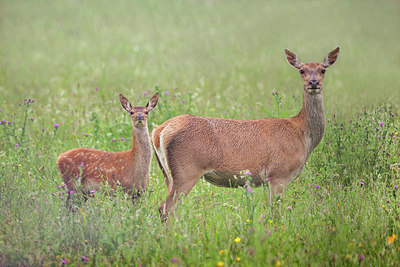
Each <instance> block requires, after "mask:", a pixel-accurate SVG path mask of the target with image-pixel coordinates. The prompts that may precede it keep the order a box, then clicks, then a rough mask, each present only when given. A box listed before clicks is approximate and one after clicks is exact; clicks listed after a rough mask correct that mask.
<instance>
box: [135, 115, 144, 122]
mask: <svg viewBox="0 0 400 267" xmlns="http://www.w3.org/2000/svg"><path fill="white" fill-rule="evenodd" d="M136 120H138V121H142V120H144V116H142V115H140V116H136Z"/></svg>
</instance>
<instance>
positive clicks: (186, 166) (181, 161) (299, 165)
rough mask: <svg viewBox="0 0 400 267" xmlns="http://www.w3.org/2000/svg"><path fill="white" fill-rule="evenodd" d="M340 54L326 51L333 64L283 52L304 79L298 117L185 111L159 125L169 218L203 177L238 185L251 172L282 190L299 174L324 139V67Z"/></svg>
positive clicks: (257, 181) (155, 137) (157, 142)
mask: <svg viewBox="0 0 400 267" xmlns="http://www.w3.org/2000/svg"><path fill="white" fill-rule="evenodd" d="M338 52H339V49H338V48H337V49H335V50H334V51H332V52H331V53H329V54H328V56H327V58H328V59H325V60H324V62H329V64H321V63H307V64H303V63H301V61H300V60H299V59H298V58H297V56H296V55H295V54H293V53H292V52H290V51H289V50H285V54H286V58H287V60H288V62H289V63H290V64H291V65H293V66H294V67H296V68H298V69H299V71H300V73H302V79H303V107H302V109H301V111H300V113H299V114H298V115H297V116H295V117H292V118H287V119H280V118H267V119H259V120H228V119H219V118H205V117H196V116H193V115H181V116H178V117H175V118H172V119H170V120H168V121H166V122H165V123H163V124H162V125H160V126H159V127H157V128H155V129H154V130H153V133H152V141H153V145H154V149H155V152H156V155H157V160H158V162H159V164H160V167H161V169H162V170H163V174H164V176H165V178H166V183H167V187H168V196H167V198H166V200H165V202H164V203H163V204H162V205H161V206H160V208H159V211H160V213H161V214H162V215H163V216H165V217H168V215H169V214H170V213H171V211H172V208H173V206H174V205H175V203H176V201H177V197H178V196H179V195H180V194H186V195H187V194H188V193H189V192H190V190H191V189H192V187H193V186H194V185H195V184H196V183H197V181H198V180H199V179H200V178H201V177H202V176H204V178H205V180H207V181H209V182H210V183H212V184H214V185H217V186H224V187H238V186H244V185H245V182H246V180H245V179H244V178H241V173H242V172H243V171H244V170H249V171H250V172H251V173H252V174H251V177H252V181H251V183H252V184H253V186H260V185H262V184H263V183H264V182H265V181H266V179H267V178H270V179H271V181H270V185H271V189H272V192H273V193H275V194H276V193H281V192H282V191H283V190H284V189H285V188H286V185H287V184H288V183H289V182H290V181H291V180H293V179H295V178H297V177H298V176H299V175H300V174H301V171H302V170H303V168H304V163H305V162H306V160H307V158H308V157H309V156H310V154H311V152H312V151H313V149H314V148H315V147H316V146H317V145H318V144H319V142H320V141H321V139H322V137H323V134H324V130H325V114H324V105H323V98H322V81H323V76H324V75H323V73H322V70H325V68H327V67H329V66H330V65H331V64H333V63H334V62H335V60H336V58H337V55H338ZM310 80H313V81H312V83H311V82H310ZM317 82H318V83H317Z"/></svg>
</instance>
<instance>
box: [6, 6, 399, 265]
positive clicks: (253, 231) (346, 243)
mask: <svg viewBox="0 0 400 267" xmlns="http://www.w3.org/2000/svg"><path fill="white" fill-rule="evenodd" d="M399 11H400V4H399V2H398V1H344V0H338V1H326V2H325V1H252V2H251V3H250V2H248V1H183V0H181V1H168V2H166V1H153V0H150V1H118V2H111V1H64V0H63V1H49V0H48V1H47V0H42V1H22V0H18V1H0V40H2V41H1V42H0V124H1V125H0V158H1V166H0V224H1V225H2V227H1V229H0V265H1V266H11V265H34V266H36V265H51V266H57V265H62V264H73V265H86V264H88V265H106V266H108V265H110V266H112V265H117V264H118V265H132V266H165V265H166V266H180V265H182V266H186V265H189V266H198V265H204V266H241V265H244V266H289V265H294V266H297V265H299V266H304V265H312V266H320V265H338V266H342V265H349V266H355V265H362V266H396V265H398V262H399V261H400V237H398V235H399V234H400V191H399V190H400V188H398V187H399V186H400V174H399V172H400V143H399V138H400V135H399V132H400V117H399V115H400V109H399V99H400V93H399V92H400V90H399V82H400V78H399V77H400V50H399V49H398V44H399V43H400V35H399V34H398V32H399V30H398V28H399V27H398V26H399V25H400V18H399V16H398V14H399ZM336 46H340V48H341V52H340V55H339V58H338V61H337V62H336V63H335V65H334V66H332V67H331V68H329V69H328V71H327V73H326V75H325V81H324V99H325V107H326V115H327V126H326V134H325V136H324V139H323V141H322V142H321V144H320V145H319V146H318V147H317V148H316V150H314V152H313V154H312V155H311V157H310V158H309V160H308V161H307V163H306V167H305V169H304V171H303V173H302V175H301V176H300V177H299V178H298V179H297V180H295V181H294V182H292V183H291V184H290V185H289V187H288V190H287V192H286V193H285V194H284V195H283V196H282V197H277V198H275V199H274V203H273V205H270V204H269V199H268V186H267V185H266V186H265V187H262V188H239V189H227V188H219V187H215V186H212V185H211V184H209V183H207V182H205V181H203V180H200V182H199V183H198V184H197V185H196V186H195V187H194V188H193V190H192V191H191V193H190V194H189V196H188V197H185V198H183V199H182V202H181V203H180V204H179V206H178V209H177V212H176V216H175V217H174V218H173V219H171V220H170V221H169V222H168V223H167V224H162V223H161V220H160V217H159V214H158V211H157V208H158V206H159V204H160V203H161V202H162V201H163V200H164V199H165V197H166V195H167V190H166V186H165V182H164V178H163V175H162V173H161V171H160V170H159V168H158V166H157V163H156V161H155V160H154V159H153V162H152V166H151V177H150V189H149V190H148V192H147V193H146V194H145V195H144V196H143V197H141V198H140V201H139V202H138V203H137V204H136V205H135V206H133V205H132V203H131V201H130V200H129V197H128V196H126V195H124V193H123V192H122V191H121V190H119V191H117V192H116V193H115V194H109V190H108V188H107V185H105V186H104V188H103V190H98V191H96V192H94V193H93V197H92V198H89V200H88V201H87V202H86V203H84V204H83V203H80V199H79V197H78V196H74V200H75V202H76V203H75V204H76V205H77V207H78V210H77V211H76V212H75V213H72V212H69V210H68V209H67V208H66V207H65V200H66V196H67V194H68V192H67V189H66V188H65V186H64V185H63V184H62V179H61V176H60V175H59V173H58V170H57V167H56V159H57V157H58V155H59V154H60V153H61V152H63V151H66V150H69V149H72V148H75V147H91V148H95V149H101V150H106V151H113V152H115V151H122V150H127V149H129V148H130V147H131V141H132V137H131V124H130V123H131V122H130V118H129V116H127V114H126V112H124V111H123V110H122V108H121V106H120V103H119V98H118V95H119V93H123V94H124V95H125V96H126V97H127V98H129V99H130V100H131V103H132V104H133V105H144V104H146V102H147V100H148V98H149V96H150V95H151V94H153V93H154V92H155V91H158V92H160V100H159V103H158V106H157V107H156V109H155V110H154V111H153V114H151V116H149V118H148V123H149V130H150V131H151V130H152V129H153V128H154V127H155V126H157V125H160V124H161V123H163V122H164V121H166V120H167V119H169V118H171V117H174V116H177V115H179V114H184V113H191V114H194V115H199V116H214V117H223V118H233V119H257V118H263V117H289V116H293V115H295V114H296V113H297V112H298V111H299V110H300V108H301V104H302V88H301V79H300V76H299V74H298V73H297V72H296V70H295V69H293V68H292V67H291V66H289V65H288V64H287V63H286V60H285V58H284V53H283V49H284V48H288V49H290V50H291V51H293V52H295V53H296V54H297V55H298V56H299V57H300V59H301V60H302V61H303V62H310V61H321V60H322V59H323V57H324V56H325V55H326V54H327V52H329V51H331V50H332V49H334V48H335V47H336Z"/></svg>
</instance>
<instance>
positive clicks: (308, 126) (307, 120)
mask: <svg viewBox="0 0 400 267" xmlns="http://www.w3.org/2000/svg"><path fill="white" fill-rule="evenodd" d="M297 117H298V118H299V119H301V120H302V125H303V131H304V135H305V140H306V145H307V148H308V154H310V153H311V152H312V151H313V150H314V148H315V147H316V146H317V145H318V144H319V143H320V142H321V140H322V137H323V136H324V132H325V110H324V100H323V97H322V92H321V93H320V94H309V93H307V92H306V91H305V90H303V108H302V109H301V111H300V113H299V115H298V116H297Z"/></svg>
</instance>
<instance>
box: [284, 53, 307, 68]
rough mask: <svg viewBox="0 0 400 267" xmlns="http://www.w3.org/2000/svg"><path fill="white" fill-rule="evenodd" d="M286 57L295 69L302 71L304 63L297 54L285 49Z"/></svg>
mask: <svg viewBox="0 0 400 267" xmlns="http://www.w3.org/2000/svg"><path fill="white" fill-rule="evenodd" d="M285 56H286V60H287V61H288V62H289V64H290V65H292V66H293V67H295V68H296V69H300V68H301V66H302V65H303V63H301V61H300V60H299V58H298V57H297V56H296V54H295V53H293V52H290V51H289V50H288V49H285Z"/></svg>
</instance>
